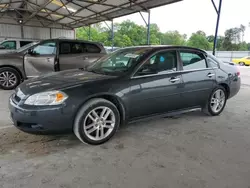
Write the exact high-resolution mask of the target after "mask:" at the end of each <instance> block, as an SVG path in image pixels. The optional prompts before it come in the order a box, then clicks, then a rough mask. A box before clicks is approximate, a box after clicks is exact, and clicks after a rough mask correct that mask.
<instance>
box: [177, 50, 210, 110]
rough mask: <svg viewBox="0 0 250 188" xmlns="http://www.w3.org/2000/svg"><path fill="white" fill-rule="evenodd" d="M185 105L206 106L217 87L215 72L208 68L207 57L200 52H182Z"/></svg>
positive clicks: (183, 97)
mask: <svg viewBox="0 0 250 188" xmlns="http://www.w3.org/2000/svg"><path fill="white" fill-rule="evenodd" d="M180 59H181V61H182V78H183V81H184V85H183V91H182V93H181V97H182V100H183V105H184V106H185V107H186V108H188V107H195V106H200V105H202V104H205V102H206V101H207V99H208V97H209V95H210V94H211V92H212V90H213V87H214V86H215V71H214V69H213V68H211V67H208V64H207V60H206V57H205V55H204V54H203V53H201V52H200V51H193V50H180Z"/></svg>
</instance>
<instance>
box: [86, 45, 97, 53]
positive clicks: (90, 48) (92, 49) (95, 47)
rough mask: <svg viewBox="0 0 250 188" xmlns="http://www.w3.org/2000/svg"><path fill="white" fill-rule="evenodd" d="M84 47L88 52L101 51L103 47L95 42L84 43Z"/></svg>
mask: <svg viewBox="0 0 250 188" xmlns="http://www.w3.org/2000/svg"><path fill="white" fill-rule="evenodd" d="M84 49H85V51H86V52H87V53H100V52H101V49H100V48H98V47H97V46H96V45H94V44H88V43H85V44H84Z"/></svg>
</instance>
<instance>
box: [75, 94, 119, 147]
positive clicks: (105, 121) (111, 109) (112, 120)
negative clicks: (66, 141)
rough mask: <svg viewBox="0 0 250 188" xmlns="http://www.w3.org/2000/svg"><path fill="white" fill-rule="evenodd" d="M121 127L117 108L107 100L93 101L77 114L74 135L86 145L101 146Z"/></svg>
mask: <svg viewBox="0 0 250 188" xmlns="http://www.w3.org/2000/svg"><path fill="white" fill-rule="evenodd" d="M119 125H120V114H119V111H118V109H117V108H116V106H115V105H114V104H113V103H111V102H110V101H108V100H105V99H100V98H98V99H91V100H90V101H88V102H87V103H86V104H84V105H83V107H82V108H81V109H80V110H79V112H78V113H77V116H76V118H75V122H74V133H75V135H76V136H77V137H78V139H79V140H81V141H82V142H84V143H87V144H91V145H99V144H102V143H104V142H107V141H108V140H109V139H110V138H111V137H113V136H114V134H115V133H116V131H117V130H118V127H119Z"/></svg>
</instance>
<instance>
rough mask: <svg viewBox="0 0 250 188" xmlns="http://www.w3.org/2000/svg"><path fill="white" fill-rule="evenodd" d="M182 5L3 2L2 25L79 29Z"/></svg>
mask: <svg viewBox="0 0 250 188" xmlns="http://www.w3.org/2000/svg"><path fill="white" fill-rule="evenodd" d="M178 1H182V0H1V1H0V22H1V20H4V22H5V23H6V22H7V23H8V21H6V20H12V22H11V23H12V24H13V20H15V22H14V24H15V23H16V24H23V25H31V23H32V22H40V23H41V24H42V26H43V27H52V26H53V25H55V24H60V25H61V26H63V27H65V28H77V27H80V26H87V25H91V24H94V23H98V22H101V21H105V20H112V19H114V18H117V17H121V16H125V15H129V14H133V13H136V12H139V11H148V10H149V9H151V8H155V7H159V6H162V5H167V4H171V3H175V2H178ZM10 12H11V13H15V14H14V16H13V14H11V16H10V14H9V13H10Z"/></svg>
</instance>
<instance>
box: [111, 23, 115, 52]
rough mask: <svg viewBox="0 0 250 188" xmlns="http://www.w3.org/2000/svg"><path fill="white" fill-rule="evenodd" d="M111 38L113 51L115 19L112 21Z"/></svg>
mask: <svg viewBox="0 0 250 188" xmlns="http://www.w3.org/2000/svg"><path fill="white" fill-rule="evenodd" d="M111 40H112V51H113V49H114V21H113V20H112V21H111Z"/></svg>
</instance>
